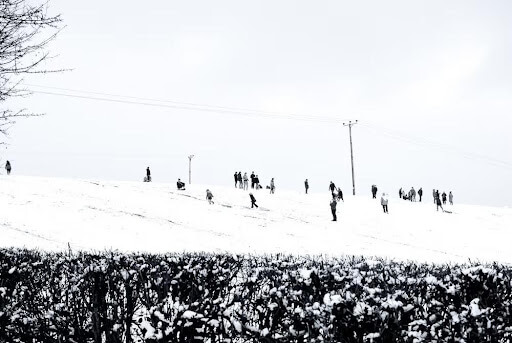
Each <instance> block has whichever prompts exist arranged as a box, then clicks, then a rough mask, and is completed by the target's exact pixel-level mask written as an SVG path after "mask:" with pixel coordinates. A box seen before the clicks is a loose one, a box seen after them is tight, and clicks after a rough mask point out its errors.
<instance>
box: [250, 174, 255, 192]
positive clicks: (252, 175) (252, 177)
mask: <svg viewBox="0 0 512 343" xmlns="http://www.w3.org/2000/svg"><path fill="white" fill-rule="evenodd" d="M254 178H255V175H254V172H252V174H251V188H252V189H254Z"/></svg>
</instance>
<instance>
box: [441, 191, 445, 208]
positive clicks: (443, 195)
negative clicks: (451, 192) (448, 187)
mask: <svg viewBox="0 0 512 343" xmlns="http://www.w3.org/2000/svg"><path fill="white" fill-rule="evenodd" d="M441 196H442V197H443V205H446V193H445V192H443V194H441Z"/></svg>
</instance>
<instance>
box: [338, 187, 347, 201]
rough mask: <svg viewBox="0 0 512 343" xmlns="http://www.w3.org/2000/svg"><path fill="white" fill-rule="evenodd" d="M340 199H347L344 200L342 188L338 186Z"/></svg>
mask: <svg viewBox="0 0 512 343" xmlns="http://www.w3.org/2000/svg"><path fill="white" fill-rule="evenodd" d="M337 196H338V200H341V201H345V200H343V192H342V191H341V188H339V187H338V194H337Z"/></svg>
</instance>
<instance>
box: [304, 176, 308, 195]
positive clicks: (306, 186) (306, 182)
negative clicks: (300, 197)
mask: <svg viewBox="0 0 512 343" xmlns="http://www.w3.org/2000/svg"><path fill="white" fill-rule="evenodd" d="M304 187H305V188H306V194H308V189H309V182H308V179H306V181H304Z"/></svg>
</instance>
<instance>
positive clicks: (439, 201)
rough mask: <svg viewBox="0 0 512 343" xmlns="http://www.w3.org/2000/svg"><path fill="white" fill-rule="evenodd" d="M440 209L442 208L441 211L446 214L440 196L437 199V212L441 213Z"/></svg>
mask: <svg viewBox="0 0 512 343" xmlns="http://www.w3.org/2000/svg"><path fill="white" fill-rule="evenodd" d="M437 194H439V192H438V193H437ZM439 207H441V211H443V212H444V208H443V205H442V204H441V198H439V196H437V197H436V210H437V211H439Z"/></svg>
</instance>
